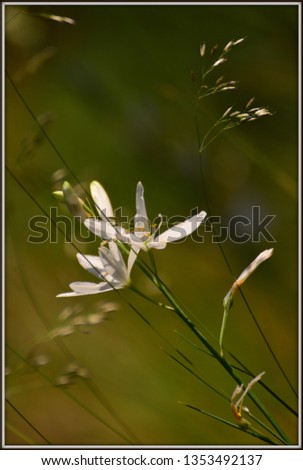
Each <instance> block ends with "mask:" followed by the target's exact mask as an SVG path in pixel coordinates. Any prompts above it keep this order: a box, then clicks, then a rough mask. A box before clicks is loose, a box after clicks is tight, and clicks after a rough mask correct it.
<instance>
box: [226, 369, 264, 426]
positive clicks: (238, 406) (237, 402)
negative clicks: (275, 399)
mask: <svg viewBox="0 0 303 470" xmlns="http://www.w3.org/2000/svg"><path fill="white" fill-rule="evenodd" d="M264 374H265V372H261V374H259V375H257V376H256V377H254V378H253V379H252V380H251V381H250V382H249V383H248V384H247V386H246V388H245V390H244V384H242V385H237V386H236V388H235V390H234V391H233V394H232V396H231V400H230V406H231V410H232V412H233V414H234V416H235V418H236V419H237V421H238V422H239V425H240V426H241V427H245V428H247V427H250V423H249V421H247V420H246V419H245V418H243V411H245V412H246V413H249V409H248V408H247V407H246V406H243V402H244V398H245V396H246V395H247V393H248V392H249V390H250V389H251V388H252V387H253V385H254V384H255V383H256V382H258V381H259V380H261V378H262V376H263V375H264Z"/></svg>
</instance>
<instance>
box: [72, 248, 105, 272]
mask: <svg viewBox="0 0 303 470" xmlns="http://www.w3.org/2000/svg"><path fill="white" fill-rule="evenodd" d="M77 259H78V262H79V264H80V265H81V266H82V268H84V269H85V270H86V271H88V272H89V273H90V274H92V275H93V276H96V277H99V278H100V277H102V275H103V273H104V266H103V264H102V261H101V259H100V257H99V256H92V255H82V254H81V253H77Z"/></svg>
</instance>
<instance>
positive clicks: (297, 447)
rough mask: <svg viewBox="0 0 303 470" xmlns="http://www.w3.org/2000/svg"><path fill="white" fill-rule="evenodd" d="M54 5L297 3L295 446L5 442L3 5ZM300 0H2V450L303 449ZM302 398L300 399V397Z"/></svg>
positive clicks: (246, 4)
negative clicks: (296, 422) (105, 0)
mask: <svg viewBox="0 0 303 470" xmlns="http://www.w3.org/2000/svg"><path fill="white" fill-rule="evenodd" d="M46 4H47V5H54V6H62V5H63V6H64V5H65V6H67V5H68V6H81V5H82V6H87V5H88V6H89V5H91V6H92V5H97V6H98V5H100V6H117V7H118V6H158V7H161V6H214V5H218V6H223V5H224V6H226V5H229V6H248V5H253V6H266V5H268V6H269V5H270V6H273V5H277V6H285V5H287V6H291V5H292V6H297V7H298V68H299V72H298V257H299V259H298V381H299V384H298V390H299V399H298V400H299V419H298V442H299V443H298V445H290V446H262V445H261V446H258V445H256V446H243V445H242V446H241V445H235V446H217V445H207V446H203V445H192V446H191V445H189V446H182V445H181V446H180V445H168V446H165V445H145V446H144V445H134V446H132V445H111V446H108V445H94V446H91V445H87V446H79V445H54V446H47V445H41V446H29V445H24V446H21V445H6V444H5V400H4V397H5V352H4V345H5V281H4V279H5V8H6V6H21V5H24V6H31V5H34V6H35V5H43V6H45V5H46ZM301 14H302V11H301V2H275V1H273V2H258V1H257V2H161V3H160V2H3V3H2V103H3V105H2V161H1V168H2V207H1V208H2V217H1V224H2V247H1V248H2V253H3V255H2V267H1V268H2V269H1V274H2V345H3V351H2V362H1V364H2V403H1V409H2V423H1V424H2V436H1V437H2V440H1V447H2V448H3V449H27V450H37V449H39V450H40V449H41V450H42V449H48V450H50V449H51V450H55V449H71V450H74V449H81V450H91V449H108V450H118V449H123V450H125V449H130V450H139V449H140V450H142V449H146V450H152V449H157V450H165V449H174V450H182V449H184V450H186V449H188V450H190V449H204V450H205V449H219V450H221V449H228V450H229V449H234V450H238V449H239V450H241V451H242V450H243V449H260V450H263V449H264V450H271V449H272V450H279V449H285V450H290V449H301V448H302V387H301V385H302V359H301V354H300V352H301V353H302V350H301V349H302V344H301V341H302V338H301V331H302V320H301V315H300V312H301V311H302V294H301V290H300V287H301V285H302V265H301V256H302V250H301V237H302V225H301V224H302V219H301V211H302V202H301V201H302V180H301V171H302V165H301V158H302V151H301V148H302V147H301V145H302V136H301V129H302V127H301V126H302V114H301V112H302V110H301V98H302V96H301V86H302V73H301V65H302V64H301V52H302V51H301V41H302V34H301V26H302V25H301ZM300 398H301V400H300Z"/></svg>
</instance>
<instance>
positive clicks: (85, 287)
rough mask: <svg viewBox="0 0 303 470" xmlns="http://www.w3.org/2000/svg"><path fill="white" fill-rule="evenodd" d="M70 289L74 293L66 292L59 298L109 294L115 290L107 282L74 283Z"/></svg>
mask: <svg viewBox="0 0 303 470" xmlns="http://www.w3.org/2000/svg"><path fill="white" fill-rule="evenodd" d="M69 287H70V288H71V289H72V291H73V292H65V293H63V294H59V295H57V297H74V296H79V295H92V294H100V293H101V292H107V291H109V290H112V289H113V288H112V287H111V286H110V285H109V284H108V283H107V282H100V283H99V284H96V283H95V282H72V283H71V284H70V285H69Z"/></svg>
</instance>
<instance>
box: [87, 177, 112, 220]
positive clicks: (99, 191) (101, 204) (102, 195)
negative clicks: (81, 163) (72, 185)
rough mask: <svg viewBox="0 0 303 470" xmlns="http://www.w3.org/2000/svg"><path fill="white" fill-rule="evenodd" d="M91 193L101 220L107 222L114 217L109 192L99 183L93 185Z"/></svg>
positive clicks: (95, 182)
mask: <svg viewBox="0 0 303 470" xmlns="http://www.w3.org/2000/svg"><path fill="white" fill-rule="evenodd" d="M90 192H91V195H92V198H93V200H94V203H95V204H96V208H97V211H98V214H99V215H100V217H101V219H102V220H104V221H107V220H108V219H109V218H110V217H114V212H113V208H112V205H111V202H110V199H109V197H108V195H107V192H106V191H105V189H104V188H103V186H101V184H100V183H98V181H93V182H92V183H91V185H90Z"/></svg>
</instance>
